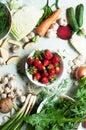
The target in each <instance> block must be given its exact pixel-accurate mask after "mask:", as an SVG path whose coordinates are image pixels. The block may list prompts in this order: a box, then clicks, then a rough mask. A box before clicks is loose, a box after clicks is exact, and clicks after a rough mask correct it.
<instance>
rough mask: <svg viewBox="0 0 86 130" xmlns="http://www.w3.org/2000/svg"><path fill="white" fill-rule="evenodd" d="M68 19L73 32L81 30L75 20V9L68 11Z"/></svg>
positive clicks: (71, 8)
mask: <svg viewBox="0 0 86 130" xmlns="http://www.w3.org/2000/svg"><path fill="white" fill-rule="evenodd" d="M67 19H68V23H69V25H70V26H71V28H72V30H73V31H74V32H77V31H78V30H79V26H78V23H77V21H76V18H75V13H74V8H73V7H70V8H68V9H67Z"/></svg>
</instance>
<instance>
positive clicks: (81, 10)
mask: <svg viewBox="0 0 86 130" xmlns="http://www.w3.org/2000/svg"><path fill="white" fill-rule="evenodd" d="M83 15H84V5H83V4H79V5H78V6H77V7H76V21H77V23H78V26H79V27H81V26H82V25H83Z"/></svg>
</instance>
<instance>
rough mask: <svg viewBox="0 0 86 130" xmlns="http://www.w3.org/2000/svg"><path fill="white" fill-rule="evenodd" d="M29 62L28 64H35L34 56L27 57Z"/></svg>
mask: <svg viewBox="0 0 86 130" xmlns="http://www.w3.org/2000/svg"><path fill="white" fill-rule="evenodd" d="M27 63H28V65H32V64H33V58H32V57H29V58H28V59H27Z"/></svg>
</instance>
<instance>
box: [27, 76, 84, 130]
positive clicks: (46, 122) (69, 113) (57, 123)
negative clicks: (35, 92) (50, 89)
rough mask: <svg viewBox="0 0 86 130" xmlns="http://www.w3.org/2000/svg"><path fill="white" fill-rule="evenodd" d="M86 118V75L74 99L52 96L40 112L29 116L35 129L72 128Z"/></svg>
mask: <svg viewBox="0 0 86 130" xmlns="http://www.w3.org/2000/svg"><path fill="white" fill-rule="evenodd" d="M84 120H86V77H83V78H82V79H81V80H80V88H79V89H78V91H77V93H76V95H75V96H74V100H69V99H65V98H59V99H58V100H57V99H56V98H54V97H51V98H50V99H49V100H48V101H47V102H46V104H45V105H44V107H43V109H42V110H41V112H40V113H37V114H33V115H31V116H27V117H26V118H25V121H26V122H27V123H29V124H30V125H32V126H33V130H45V129H46V130H71V129H73V128H74V126H76V125H77V124H78V123H80V122H81V121H82V122H83V121H84Z"/></svg>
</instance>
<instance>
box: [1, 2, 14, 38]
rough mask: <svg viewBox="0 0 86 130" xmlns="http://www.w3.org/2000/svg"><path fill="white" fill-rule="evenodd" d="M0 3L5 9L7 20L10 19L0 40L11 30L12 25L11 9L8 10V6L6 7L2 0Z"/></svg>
mask: <svg viewBox="0 0 86 130" xmlns="http://www.w3.org/2000/svg"><path fill="white" fill-rule="evenodd" d="M0 3H1V4H3V5H4V7H5V8H6V9H7V13H8V20H10V21H9V23H10V24H9V27H8V30H7V31H6V33H5V34H4V35H3V36H2V37H1V38H0V40H4V39H5V38H6V37H7V35H8V34H9V32H10V30H11V26H12V14H11V11H10V9H9V7H8V6H7V5H6V4H5V3H3V2H0Z"/></svg>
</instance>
